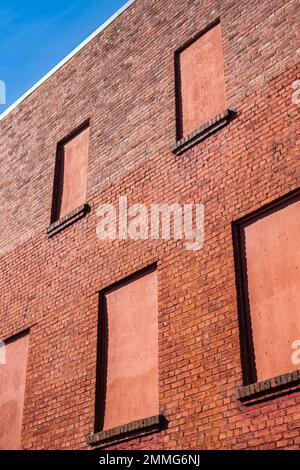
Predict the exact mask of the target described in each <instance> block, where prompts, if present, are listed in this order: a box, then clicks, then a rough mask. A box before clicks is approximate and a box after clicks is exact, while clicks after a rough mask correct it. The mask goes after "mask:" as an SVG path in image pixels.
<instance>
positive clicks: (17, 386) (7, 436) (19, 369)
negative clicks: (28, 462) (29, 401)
mask: <svg viewBox="0 0 300 470" xmlns="http://www.w3.org/2000/svg"><path fill="white" fill-rule="evenodd" d="M28 344H29V334H28V333H23V334H22V335H19V336H17V337H15V338H13V339H11V340H8V341H6V342H5V363H4V364H0V417H1V418H0V450H17V449H20V447H21V431H22V419H23V406H24V394H25V381H26V366H27V354H28Z"/></svg>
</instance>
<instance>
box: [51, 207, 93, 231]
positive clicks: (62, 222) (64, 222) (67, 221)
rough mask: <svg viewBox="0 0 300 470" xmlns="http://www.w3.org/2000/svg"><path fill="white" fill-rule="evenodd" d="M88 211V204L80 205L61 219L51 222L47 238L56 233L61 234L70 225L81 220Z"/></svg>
mask: <svg viewBox="0 0 300 470" xmlns="http://www.w3.org/2000/svg"><path fill="white" fill-rule="evenodd" d="M89 211H90V206H89V205H88V204H82V205H81V206H80V207H78V208H77V209H74V210H73V211H72V212H69V213H68V214H66V215H65V216H64V217H62V218H61V219H59V220H57V221H56V222H53V223H52V224H51V225H50V226H49V227H48V229H47V235H48V238H51V237H53V236H54V235H56V234H57V233H59V232H61V231H62V230H64V229H65V228H67V227H69V226H70V225H72V224H73V223H74V222H76V221H77V220H79V219H82V217H84V216H85V215H86V214H87V213H88V212H89Z"/></svg>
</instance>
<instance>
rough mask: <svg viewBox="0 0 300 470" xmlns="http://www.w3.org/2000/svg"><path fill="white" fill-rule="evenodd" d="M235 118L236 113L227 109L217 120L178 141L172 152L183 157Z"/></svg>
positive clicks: (214, 119)
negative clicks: (183, 154) (184, 153)
mask: <svg viewBox="0 0 300 470" xmlns="http://www.w3.org/2000/svg"><path fill="white" fill-rule="evenodd" d="M235 116H236V113H235V111H233V110H232V109H226V111H224V112H223V113H221V114H218V115H217V116H216V117H215V118H213V119H211V120H210V121H208V122H206V123H205V124H204V125H203V126H201V127H199V128H198V129H196V130H195V131H194V132H192V134H190V135H188V136H186V137H183V138H182V139H180V140H177V142H176V143H175V145H174V146H173V147H172V148H171V150H172V152H173V153H175V155H181V154H182V153H183V152H185V151H186V150H188V149H190V148H191V147H193V146H194V145H196V144H198V143H199V142H201V141H202V140H204V139H206V137H208V136H210V135H211V134H212V133H213V132H215V131H217V130H218V129H221V128H222V127H224V126H226V125H227V124H228V123H229V122H230V121H231V120H232V119H233V118H234V117H235Z"/></svg>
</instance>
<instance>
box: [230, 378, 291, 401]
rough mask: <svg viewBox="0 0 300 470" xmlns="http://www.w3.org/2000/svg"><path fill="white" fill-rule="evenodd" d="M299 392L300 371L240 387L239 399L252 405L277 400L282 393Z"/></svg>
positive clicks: (238, 391)
mask: <svg viewBox="0 0 300 470" xmlns="http://www.w3.org/2000/svg"><path fill="white" fill-rule="evenodd" d="M297 390H300V370H296V371H294V372H288V373H287V374H282V375H278V376H277V377H273V378H272V379H268V380H263V381H261V382H257V383H253V384H250V385H245V386H243V387H239V388H238V390H237V398H238V400H240V401H242V402H248V403H249V404H251V402H255V401H257V400H259V399H266V398H275V397H276V396H277V395H281V394H282V393H291V392H294V391H297Z"/></svg>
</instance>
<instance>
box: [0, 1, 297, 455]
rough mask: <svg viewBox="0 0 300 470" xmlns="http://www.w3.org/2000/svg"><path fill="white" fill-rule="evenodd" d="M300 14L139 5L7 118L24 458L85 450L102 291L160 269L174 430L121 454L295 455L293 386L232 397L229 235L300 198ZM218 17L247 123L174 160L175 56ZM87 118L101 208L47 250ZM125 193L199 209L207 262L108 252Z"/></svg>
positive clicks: (2, 149)
mask: <svg viewBox="0 0 300 470" xmlns="http://www.w3.org/2000/svg"><path fill="white" fill-rule="evenodd" d="M199 12H201V14H199ZM296 15H297V2H295V1H294V0H286V1H284V2H282V1H276V0H273V1H253V2H249V1H246V0H243V1H239V2H236V1H226V2H219V1H216V0H210V1H209V0H208V1H206V2H203V1H200V0H193V1H190V0H180V1H179V0H178V1H177V0H176V1H174V0H163V1H162V0H151V1H149V0H147V1H146V0H136V2H135V3H134V4H133V6H131V7H130V8H129V9H128V10H127V11H126V12H125V13H124V14H123V15H122V16H120V17H119V18H118V19H117V20H116V21H115V22H114V23H112V24H111V25H110V26H109V27H108V28H107V29H106V30H105V31H104V32H103V33H102V34H101V35H99V36H98V37H97V38H95V39H94V40H93V41H92V42H91V43H90V44H89V45H88V46H87V47H85V48H84V49H83V50H81V51H80V52H79V53H78V54H77V55H76V56H75V57H74V58H73V59H72V60H70V61H69V62H68V64H67V65H65V66H64V67H63V68H62V69H60V70H59V71H58V72H57V73H56V74H55V75H54V76H52V77H51V78H50V79H49V80H48V81H47V82H46V83H44V84H43V85H42V86H40V87H39V89H38V90H37V91H35V92H34V93H33V94H32V95H31V96H30V97H28V98H27V99H26V100H25V101H24V102H23V103H22V104H20V105H19V106H18V107H17V108H16V109H15V110H14V111H12V112H11V113H10V114H9V115H8V116H7V117H6V118H5V119H3V120H2V121H1V123H0V159H1V162H0V163H1V166H0V168H1V179H0V181H1V191H0V221H1V222H0V223H1V231H0V253H1V273H2V275H1V279H0V289H1V311H0V337H1V339H6V338H8V337H10V336H12V335H13V334H16V333H18V332H20V331H22V330H24V329H26V328H28V327H31V333H30V347H29V354H28V369H27V384H26V394H25V408H24V420H23V433H22V445H23V447H24V448H26V449H40V448H47V449H61V448H68V449H75V448H80V449H85V448H87V447H88V446H87V444H86V436H87V435H88V434H89V433H90V432H91V431H92V430H93V423H94V402H95V382H96V343H97V322H98V291H99V290H101V289H104V288H106V287H108V286H110V285H111V284H112V283H114V282H116V281H119V280H121V279H123V278H125V277H126V276H128V275H130V274H132V273H134V272H136V271H138V270H139V269H141V268H143V267H145V266H147V265H150V264H151V263H153V262H157V266H158V320H159V372H160V375H159V392H160V412H161V413H163V414H164V415H165V416H166V418H167V419H168V421H169V427H168V430H164V431H162V432H160V433H156V434H153V435H150V436H148V437H144V438H139V439H135V440H132V441H129V442H128V443H126V444H123V445H119V448H134V449H143V448H155V449H156V448H159V449H163V448H167V449H181V448H202V449H207V448H209V449H220V448H222V449H241V448H242V449H245V448H255V449H264V448H289V449H292V448H299V444H300V435H299V423H300V421H299V420H300V407H299V402H300V394H299V392H298V393H294V394H290V395H283V396H281V397H278V398H275V399H273V400H271V401H262V402H261V403H257V404H255V405H251V406H248V407H246V406H245V405H242V404H241V402H240V401H238V400H237V398H236V388H237V387H238V386H240V385H241V384H242V370H241V360H240V340H239V329H238V313H237V301H236V286H235V270H234V259H233V245H232V233H231V223H232V221H234V220H237V219H239V218H240V217H242V216H244V215H246V214H248V213H250V212H252V211H254V210H255V209H257V208H259V207H261V206H262V205H264V204H266V203H268V202H271V201H273V200H274V199H276V198H278V197H280V196H282V195H285V194H287V193H289V192H290V191H291V190H294V189H296V188H297V187H299V179H300V165H299V160H298V156H299V153H298V152H297V138H299V133H298V134H297V129H298V127H297V125H296V115H297V106H296V105H295V104H293V103H292V99H291V92H292V89H291V84H292V82H293V81H294V80H296V79H297V78H299V69H297V63H296V61H297V56H296V53H295V42H296V34H297V21H296ZM217 17H220V18H221V21H222V33H223V47H224V62H225V87H226V98H227V103H228V105H232V106H233V107H234V108H235V109H236V111H237V113H238V116H237V118H236V119H235V120H234V121H233V122H232V123H231V124H230V125H229V126H227V127H226V128H224V129H222V130H221V131H220V132H218V133H216V134H214V135H212V136H211V137H209V138H208V139H207V140H205V141H203V142H202V143H200V144H199V145H197V146H196V147H194V148H192V149H191V150H189V151H187V152H186V153H184V154H183V155H182V156H180V157H178V156H175V155H174V154H172V153H171V151H170V150H169V147H170V146H171V145H172V144H173V143H174V140H175V138H176V124H175V89H174V51H175V50H177V49H178V48H179V47H180V46H181V45H182V44H184V43H185V42H186V41H187V40H189V39H190V38H191V37H193V36H194V35H195V34H197V33H198V32H200V31H201V30H202V29H203V28H205V27H206V26H207V25H208V24H210V23H211V22H212V21H214V20H215V19H216V18H217ZM87 119H90V148H89V168H88V188H87V199H88V202H89V203H90V204H91V207H92V210H91V212H90V214H88V215H87V217H85V218H84V219H82V220H81V221H79V222H77V223H76V224H75V225H73V226H71V227H69V228H68V229H67V230H65V231H63V232H61V233H59V234H58V235H56V236H55V237H53V238H52V239H50V240H49V239H48V238H47V236H46V230H47V226H48V225H49V223H50V213H51V202H52V182H53V176H54V165H55V153H56V146H57V142H59V141H60V140H61V139H63V138H64V137H65V136H66V135H67V134H68V133H69V132H72V131H73V130H74V129H76V128H77V127H79V126H80V125H81V124H82V123H84V122H85V121H86V120H87ZM298 143H299V141H298ZM124 194H127V195H128V198H129V202H130V204H132V203H135V202H138V203H139V202H144V203H146V204H149V205H150V204H152V203H161V202H166V203H168V202H169V203H172V202H179V203H182V204H183V203H188V202H199V203H204V204H205V210H206V219H205V220H206V223H205V232H206V233H205V244H204V248H203V250H201V251H199V252H189V251H186V250H184V249H183V244H182V242H180V241H177V242H175V241H172V240H170V241H165V242H163V241H156V242H154V241H151V240H149V241H140V242H134V241H115V242H111V241H107V242H101V241H99V240H98V239H97V237H96V223H97V217H96V214H95V210H96V208H97V207H98V205H99V204H101V203H106V202H115V203H117V202H118V197H119V195H124Z"/></svg>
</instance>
